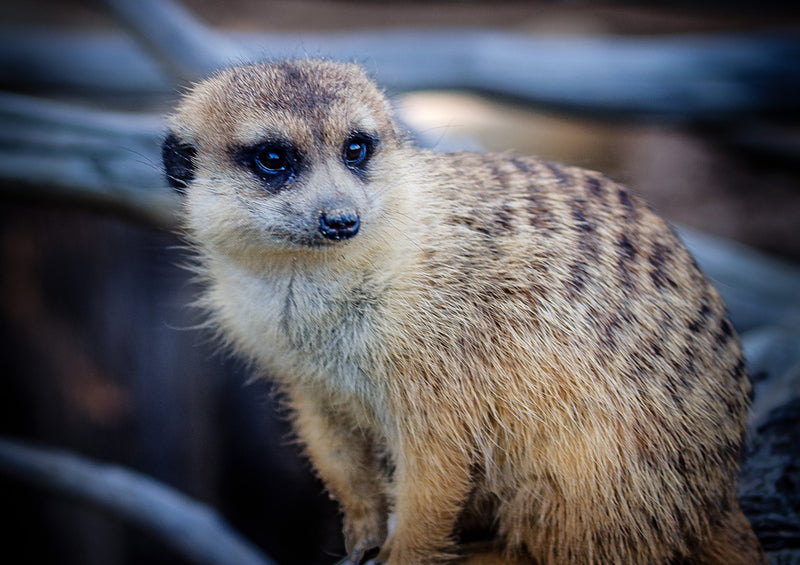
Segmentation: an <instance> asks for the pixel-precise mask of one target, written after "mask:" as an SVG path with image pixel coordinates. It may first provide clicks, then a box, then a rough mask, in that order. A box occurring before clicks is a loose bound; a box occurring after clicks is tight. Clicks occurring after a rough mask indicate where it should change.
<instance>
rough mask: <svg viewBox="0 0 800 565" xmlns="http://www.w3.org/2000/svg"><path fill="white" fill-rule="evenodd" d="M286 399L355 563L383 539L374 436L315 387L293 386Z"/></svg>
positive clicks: (384, 528) (385, 510) (382, 495)
mask: <svg viewBox="0 0 800 565" xmlns="http://www.w3.org/2000/svg"><path fill="white" fill-rule="evenodd" d="M289 399H290V404H291V407H292V409H293V411H294V417H295V425H296V431H297V433H298V435H299V436H300V439H301V440H302V441H303V442H304V444H305V446H306V451H307V454H308V456H309V457H310V458H311V461H312V463H313V464H314V466H315V467H316V469H317V471H318V473H319V475H320V476H321V478H322V480H323V481H324V482H325V485H326V486H327V488H328V490H329V492H330V494H331V496H332V497H333V498H335V499H336V500H337V501H338V502H339V505H340V506H341V509H342V511H343V513H344V535H345V547H346V549H347V554H348V557H349V559H350V561H351V562H352V563H353V564H355V565H357V564H359V563H361V562H363V561H364V559H365V558H366V557H368V556H370V554H371V553H372V552H373V551H375V550H377V549H378V548H379V547H381V545H382V544H383V542H384V540H385V539H386V531H387V521H388V504H387V501H386V496H385V493H384V488H383V482H382V478H381V476H380V474H379V472H378V467H377V458H376V454H375V451H374V445H373V440H372V438H371V437H368V435H367V434H366V433H365V432H364V431H363V430H358V428H357V427H356V426H355V425H354V424H353V422H352V421H350V419H349V418H347V417H346V416H344V415H342V414H339V413H334V412H333V411H332V410H331V408H330V407H329V405H328V404H326V402H325V400H324V399H323V398H320V397H319V396H318V395H316V394H314V392H313V391H310V390H307V389H304V388H303V387H299V386H298V387H292V389H291V390H290V391H289Z"/></svg>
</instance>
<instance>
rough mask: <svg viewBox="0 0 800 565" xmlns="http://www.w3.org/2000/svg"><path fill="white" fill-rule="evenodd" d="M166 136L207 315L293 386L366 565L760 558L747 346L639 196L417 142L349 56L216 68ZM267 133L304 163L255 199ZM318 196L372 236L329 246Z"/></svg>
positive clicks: (315, 457) (552, 169)
mask: <svg viewBox="0 0 800 565" xmlns="http://www.w3.org/2000/svg"><path fill="white" fill-rule="evenodd" d="M169 127H170V130H171V132H172V134H173V135H174V136H175V138H177V139H178V140H179V141H180V142H181V143H183V144H186V145H187V146H191V147H193V148H194V149H195V150H196V154H194V155H193V156H192V164H193V167H194V169H193V177H192V178H191V179H190V182H188V183H187V184H188V188H187V190H186V199H185V204H186V206H185V209H186V228H187V232H188V235H189V238H190V240H191V241H192V242H193V243H194V244H196V246H197V249H198V254H199V256H200V262H201V264H202V269H203V273H204V274H205V276H206V277H207V279H208V289H207V292H206V294H205V298H204V301H205V304H206V305H207V307H208V308H209V310H210V312H211V313H212V314H213V317H214V321H215V323H216V324H217V325H218V326H219V327H220V328H221V329H222V333H223V335H224V336H225V337H226V339H227V340H229V342H230V343H231V344H232V345H233V346H234V347H235V348H236V349H237V350H238V351H239V352H240V353H241V354H242V355H244V356H246V357H247V358H249V359H252V360H254V361H255V362H256V363H257V364H258V365H260V366H261V367H262V368H263V369H264V370H265V371H266V372H267V373H268V374H269V375H270V377H271V378H273V379H274V380H275V381H276V382H277V383H278V384H279V386H280V388H281V389H282V390H283V391H284V392H285V394H286V396H287V398H288V401H289V404H290V407H291V408H292V411H293V414H294V420H295V424H296V429H297V433H298V435H299V437H300V438H301V439H302V441H303V443H304V445H305V446H306V448H307V452H308V455H309V456H310V458H311V461H312V462H313V464H314V466H315V468H316V469H317V470H318V472H319V474H320V475H321V476H322V478H323V479H324V480H325V482H326V484H327V486H328V488H329V489H330V491H331V493H332V494H333V495H334V496H335V497H336V498H337V499H338V501H339V502H340V504H341V507H342V510H343V512H344V528H345V532H344V533H345V536H346V543H347V549H348V552H349V554H350V556H351V559H353V560H354V561H357V560H359V559H361V557H362V556H363V555H364V553H365V552H366V551H367V550H369V549H370V548H374V547H378V546H381V552H380V557H379V559H380V560H383V561H386V562H387V563H389V564H391V565H400V564H403V565H408V564H418V563H419V564H422V563H442V562H445V561H447V560H448V559H450V558H452V559H458V558H457V556H458V555H459V554H462V555H463V554H465V553H470V552H469V551H467V549H466V548H469V547H470V546H469V545H463V546H461V545H459V540H465V539H467V538H469V537H470V536H473V537H474V536H477V539H481V536H480V534H481V533H484V534H485V533H486V532H489V533H490V535H489V538H491V540H493V541H492V543H493V544H494V546H493V547H495V548H497V549H493V550H490V551H488V553H485V554H484V558H479V557H473V558H472V560H471V561H469V562H470V563H498V562H507V563H520V564H522V563H539V564H549V563H554V564H561V563H564V564H566V563H569V564H590V563H597V564H609V563H615V564H622V563H631V564H633V563H642V564H656V563H673V562H691V563H709V564H711V563H720V564H723V563H724V564H725V565H733V564H736V563H742V564H745V563H747V564H753V563H764V562H765V561H764V558H763V555H762V553H761V550H760V549H759V546H758V542H757V541H756V539H755V536H754V535H753V532H752V530H751V528H750V525H749V524H748V523H747V521H746V519H745V518H744V516H743V515H742V514H741V511H740V509H739V506H738V503H737V500H736V479H737V468H738V459H739V454H740V447H741V443H742V437H743V433H744V417H745V410H746V398H747V394H748V391H749V384H748V381H747V375H746V371H745V369H744V364H743V361H742V354H741V351H740V347H739V343H738V340H737V338H736V336H735V334H734V332H733V330H732V329H731V325H730V323H729V321H728V320H727V317H726V313H725V309H724V306H723V305H722V303H721V302H720V299H719V296H718V295H717V293H716V292H715V290H714V289H713V288H712V286H711V285H710V284H709V282H708V281H707V279H706V278H705V276H704V275H703V274H702V273H701V272H700V271H699V269H698V268H697V266H696V264H695V263H694V261H693V259H692V258H691V256H690V255H689V253H688V252H687V251H686V249H685V248H684V247H683V245H682V244H681V243H680V242H679V241H678V239H677V238H676V236H675V235H674V234H673V232H672V231H671V229H670V228H669V227H668V226H667V225H666V224H665V223H664V222H663V221H662V220H661V219H659V218H658V217H657V216H656V215H655V214H654V213H653V212H651V211H650V210H649V209H648V208H647V207H646V206H645V205H644V204H643V203H642V202H641V201H640V200H639V198H637V197H636V196H634V195H633V194H631V193H630V192H628V191H627V190H626V189H625V188H623V187H621V186H619V185H617V184H615V183H614V182H612V181H611V180H609V179H607V178H605V177H603V176H601V175H599V174H597V173H593V172H588V171H584V170H581V169H577V168H572V167H566V166H562V165H556V164H551V163H545V162H542V161H539V160H536V159H532V158H519V157H508V156H503V155H480V154H469V153H458V154H447V155H445V154H436V153H432V152H428V151H424V150H421V149H419V148H416V147H413V146H412V145H411V144H410V143H409V142H407V140H406V139H404V138H403V137H402V136H401V135H400V134H399V133H398V131H397V126H396V125H395V123H394V122H393V120H392V117H391V115H390V113H389V110H388V104H387V102H386V100H385V98H384V97H383V95H382V93H381V92H380V91H379V90H378V89H377V88H376V86H375V85H374V84H373V83H372V82H371V81H369V80H368V79H367V78H366V77H365V75H364V74H363V71H362V70H361V69H360V68H359V67H357V66H354V65H344V64H338V63H332V62H325V61H314V60H299V61H291V62H282V63H274V64H259V65H252V66H243V67H237V68H232V69H229V70H226V71H223V72H221V73H220V74H218V75H217V76H214V77H212V78H210V79H208V80H207V81H204V82H202V83H200V84H198V85H196V86H195V87H194V88H193V89H192V90H191V92H189V93H188V94H187V95H186V97H185V98H184V99H183V101H182V103H181V104H180V106H179V108H178V109H177V111H176V113H175V114H174V115H173V116H172V117H171V118H170V126H169ZM354 131H361V132H367V133H369V134H372V135H374V136H375V138H376V139H377V140H379V141H378V143H377V145H376V148H375V151H374V154H373V155H371V157H370V159H369V161H368V163H367V167H366V169H365V170H364V174H355V173H354V172H353V170H350V169H348V167H347V166H345V164H343V161H342V152H343V144H344V143H345V140H346V139H347V136H348V135H350V134H351V133H352V132H354ZM275 137H281V138H282V139H286V140H289V141H290V142H291V144H292V146H293V147H294V148H296V151H297V153H298V154H299V155H302V156H303V157H302V163H303V169H302V172H301V173H299V174H298V175H297V176H296V178H294V179H293V180H292V181H291V182H289V183H288V185H286V186H285V187H283V188H281V189H280V190H265V186H264V184H263V182H262V181H261V180H260V179H259V178H258V177H257V176H256V175H254V174H253V172H252V171H251V170H249V169H248V168H247V166H245V165H243V164H242V163H241V162H237V161H236V160H235V159H234V158H233V157H232V155H234V154H236V153H235V152H236V150H237V149H239V148H241V147H249V146H255V145H256V144H258V143H261V142H262V141H263V140H264V139H272V138H275ZM331 202H333V204H331ZM326 206H327V207H328V208H330V207H331V206H333V207H338V208H337V209H340V208H341V209H348V210H350V209H352V210H356V211H357V213H358V216H359V218H360V222H361V224H360V229H359V231H358V234H357V235H355V236H354V237H351V238H349V239H346V240H342V241H324V240H323V239H320V237H319V234H317V233H315V229H316V226H317V218H318V214H319V213H320V212H319V211H320V210H322V209H325V207H326ZM287 234H288V235H287ZM292 234H302V235H303V237H304V238H306V239H302V238H301V240H299V241H296V240H294V239H293V237H294V235H292ZM309 238H310V239H309ZM390 513H393V515H394V519H393V524H394V525H393V528H392V531H391V533H389V532H388V527H387V519H388V517H389V515H390ZM485 538H486V536H485V535H484V538H483V539H485ZM473 554H474V552H473ZM492 555H493V557H491V556H492Z"/></svg>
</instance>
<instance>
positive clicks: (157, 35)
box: [103, 0, 240, 81]
mask: <svg viewBox="0 0 800 565" xmlns="http://www.w3.org/2000/svg"><path fill="white" fill-rule="evenodd" d="M103 3H104V4H105V5H106V6H107V7H108V8H109V9H110V10H111V11H112V12H113V13H114V15H115V16H117V19H118V20H119V21H121V22H122V23H124V24H125V25H126V27H127V28H128V29H129V30H130V31H131V32H132V33H133V35H134V37H136V38H137V39H138V40H139V41H140V42H141V43H142V44H143V45H144V46H145V47H147V49H148V51H149V52H150V54H151V55H152V56H153V57H155V59H156V60H157V61H159V62H160V63H162V64H163V65H164V66H165V67H166V68H167V69H168V70H169V71H171V73H172V75H173V76H175V77H178V78H179V79H180V80H181V81H188V80H192V79H195V78H197V77H199V76H203V75H206V74H208V73H209V72H211V71H213V70H214V69H215V68H218V67H221V66H223V65H225V64H227V63H228V62H230V61H231V60H233V59H234V58H235V57H236V56H237V55H238V54H239V51H240V50H239V48H237V46H236V45H235V44H234V42H232V41H231V40H229V39H228V38H227V37H225V36H223V35H222V34H220V33H218V32H216V31H215V30H214V29H212V28H210V27H208V26H206V25H205V24H203V23H202V22H201V21H200V20H198V19H197V18H195V17H194V15H193V14H192V13H191V12H189V11H188V10H186V9H185V8H184V7H183V6H182V5H180V4H178V3H175V2H172V1H170V0H103Z"/></svg>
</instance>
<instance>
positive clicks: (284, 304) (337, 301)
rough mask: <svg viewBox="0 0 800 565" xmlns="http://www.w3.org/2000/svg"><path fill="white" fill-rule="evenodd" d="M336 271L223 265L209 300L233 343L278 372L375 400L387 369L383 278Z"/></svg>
mask: <svg viewBox="0 0 800 565" xmlns="http://www.w3.org/2000/svg"><path fill="white" fill-rule="evenodd" d="M331 270H332V269H328V268H325V267H320V266H318V265H315V266H313V267H309V266H300V265H297V264H295V263H289V264H287V265H285V266H284V267H283V268H277V269H270V270H268V271H266V272H260V273H259V272H252V271H251V270H248V269H246V268H243V267H242V266H240V265H237V264H235V263H234V264H228V265H227V266H225V267H222V266H219V267H217V268H216V269H214V271H213V272H214V274H213V275H211V282H210V284H209V287H208V290H207V295H206V302H207V304H208V306H209V308H210V310H211V311H212V312H214V315H215V317H216V318H217V321H218V323H219V324H220V326H221V327H223V328H224V330H225V332H226V333H227V334H228V335H229V336H230V339H231V341H232V343H233V345H234V347H236V348H238V349H239V350H241V352H242V353H243V354H244V355H245V356H247V357H249V358H251V359H255V360H257V361H258V363H259V364H260V365H261V366H262V367H263V368H264V369H265V370H266V371H267V372H268V373H269V374H270V375H271V376H273V377H274V378H278V379H281V380H296V381H303V382H304V383H306V384H307V385H309V386H324V387H326V388H329V389H331V390H335V391H337V392H339V393H342V394H350V395H354V396H357V397H359V398H366V397H369V398H373V397H375V396H376V395H377V390H378V387H376V386H375V379H377V378H379V377H380V375H381V373H382V372H383V369H382V364H381V361H380V353H381V352H382V351H383V350H384V349H385V348H384V347H383V345H382V343H381V338H380V332H379V331H378V330H379V328H380V327H381V324H379V323H378V320H379V318H380V317H381V315H382V312H381V311H382V309H383V301H384V294H385V288H384V284H382V282H381V281H380V278H381V277H379V276H374V277H373V276H370V274H369V273H366V272H363V271H362V272H355V273H351V272H345V273H342V272H339V273H336V274H335V273H332V272H331ZM333 270H334V271H335V269H333Z"/></svg>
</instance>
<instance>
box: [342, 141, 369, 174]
mask: <svg viewBox="0 0 800 565" xmlns="http://www.w3.org/2000/svg"><path fill="white" fill-rule="evenodd" d="M374 148H375V140H374V139H373V138H372V137H371V136H369V135H367V134H363V133H356V134H353V135H351V136H350V137H348V138H347V140H346V141H345V142H344V148H343V158H344V164H345V165H347V166H348V167H350V168H351V169H360V168H362V167H363V166H364V165H365V164H366V162H367V160H368V159H369V158H370V157H371V156H372V152H373V149H374Z"/></svg>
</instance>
